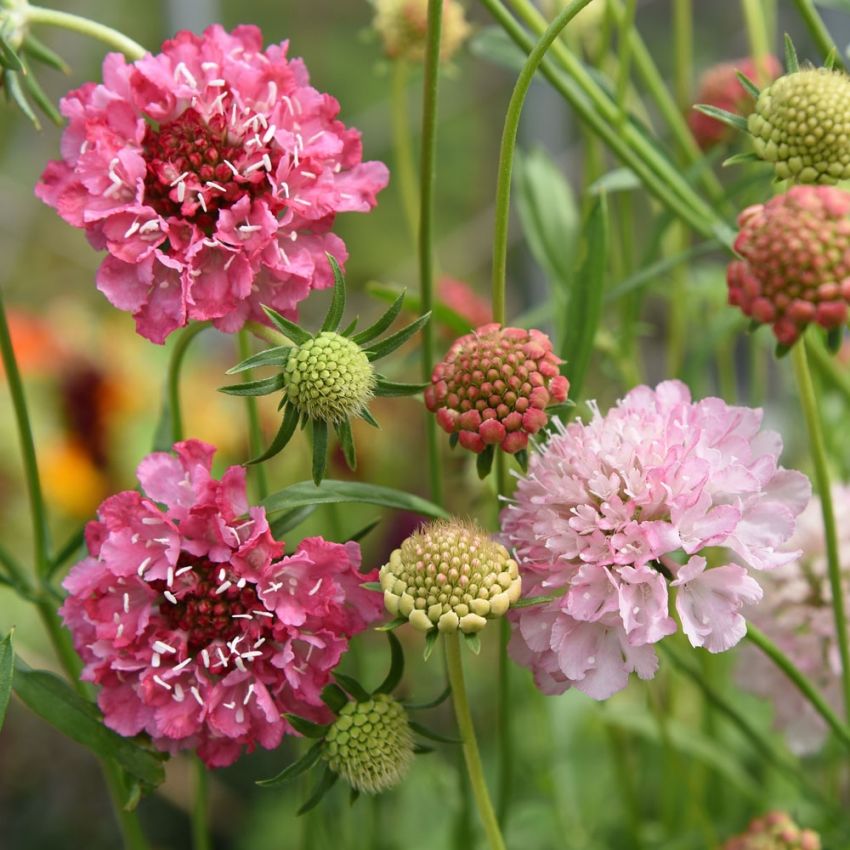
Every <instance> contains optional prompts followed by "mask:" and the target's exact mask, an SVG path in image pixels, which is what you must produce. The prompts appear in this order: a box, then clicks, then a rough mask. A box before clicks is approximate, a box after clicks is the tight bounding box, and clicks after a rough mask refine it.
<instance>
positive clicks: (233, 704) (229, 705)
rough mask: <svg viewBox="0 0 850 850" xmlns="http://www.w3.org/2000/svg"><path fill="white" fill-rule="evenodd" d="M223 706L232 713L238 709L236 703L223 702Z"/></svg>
mask: <svg viewBox="0 0 850 850" xmlns="http://www.w3.org/2000/svg"><path fill="white" fill-rule="evenodd" d="M222 705H223V706H224V707H225V708H229V709H230V710H231V711H233V709H234V708H236V703H235V702H223V703H222Z"/></svg>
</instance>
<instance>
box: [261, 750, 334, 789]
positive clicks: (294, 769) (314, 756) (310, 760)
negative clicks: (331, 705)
mask: <svg viewBox="0 0 850 850" xmlns="http://www.w3.org/2000/svg"><path fill="white" fill-rule="evenodd" d="M323 744H324V741H319V742H318V743H316V744H313V746H312V747H310V749H309V750H307V752H306V753H304V755H303V756H301V758H300V759H298V761H295V762H293V763H292V764H290V765H287V766H286V767H285V768H284V769H283V770H282V771H281V772H280V773H278V774H277V776H272V777H271V778H270V779H258V780H257V783H256V784H257V785H262V786H263V788H271V787H273V786H275V785H282V784H283V783H284V782H289V780H290V779H295V777H296V776H301V774H302V773H306V772H307V771H308V770H309V769H310V768H311V767H313V765H315V764H316V763H317V762H318V761H319V759H320V758H321V757H322V746H323Z"/></svg>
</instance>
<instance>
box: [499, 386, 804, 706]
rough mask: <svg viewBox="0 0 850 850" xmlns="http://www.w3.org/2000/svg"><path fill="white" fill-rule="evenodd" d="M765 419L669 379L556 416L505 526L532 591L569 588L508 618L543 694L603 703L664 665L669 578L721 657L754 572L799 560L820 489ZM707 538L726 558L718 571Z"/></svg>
mask: <svg viewBox="0 0 850 850" xmlns="http://www.w3.org/2000/svg"><path fill="white" fill-rule="evenodd" d="M760 426H761V411H758V410H751V409H749V408H746V407H730V406H729V405H727V404H726V403H725V402H723V401H722V400H721V399H719V398H707V399H703V400H702V401H699V402H692V401H691V398H690V394H689V392H688V389H687V387H686V386H685V385H684V384H682V383H680V382H678V381H666V382H664V383H662V384H659V385H658V386H657V387H656V388H655V389H651V388H649V387H645V386H641V387H637V388H636V389H634V390H632V391H631V392H630V393H629V394H628V395H627V396H626V397H625V398H624V399H623V400H622V401H621V402H620V403H619V404H618V405H617V406H616V407H614V408H613V409H612V410H610V411H609V412H608V413H607V414H606V415H605V416H603V415H601V414H600V413H599V411H598V410H596V409H595V408H594V416H593V418H592V419H591V421H590V422H589V423H587V424H583V423H581V422H571V423H570V424H569V425H566V426H559V430H558V432H557V433H556V434H554V435H553V436H552V437H551V438H550V439H549V441H548V442H547V443H546V444H545V445H544V446H543V447H542V448H541V449H540V450H539V451H538V452H535V453H533V454H532V456H531V459H530V463H529V472H528V475H527V476H526V477H524V478H520V480H519V484H518V486H517V490H516V494H515V496H514V501H513V503H512V504H510V505H509V506H508V507H507V508H506V509H505V510H504V511H503V512H502V531H503V539H504V542H505V543H506V544H507V545H508V546H511V547H513V548H514V549H515V551H516V557H517V560H518V561H519V565H520V573H521V575H522V580H523V593H524V594H525V595H527V596H535V595H538V594H552V593H557V594H561V595H559V596H558V598H557V599H555V600H553V601H552V602H550V603H548V604H547V605H545V606H543V607H539V606H532V607H529V608H524V609H520V610H519V611H518V612H517V613H515V614H512V615H511V617H512V619H513V622H514V624H515V627H516V628H515V631H514V636H513V640H512V643H511V648H512V652H513V655H514V658H515V659H516V660H517V661H519V662H520V663H523V664H526V665H528V666H530V667H531V668H532V670H533V671H534V674H535V678H536V681H537V683H538V685H539V687H540V688H541V689H542V690H544V691H545V692H546V693H560V692H562V691H564V690H565V689H566V688H568V687H570V686H571V685H575V687H577V688H579V689H580V690H582V691H584V692H585V693H587V694H589V695H590V696H592V697H595V698H596V699H605V698H607V697H609V696H611V694H613V693H614V692H616V691H618V690H620V689H621V688H623V687H625V685H626V682H627V681H628V676H629V673H631V672H636V673H637V674H638V676H640V677H641V678H644V679H645V678H651V677H652V676H654V674H655V671H656V669H657V666H658V659H657V657H656V655H655V650H654V648H653V646H652V645H653V644H654V643H657V642H658V641H659V640H661V639H662V638H664V637H665V636H666V635H669V634H672V633H673V632H674V631H675V630H676V623H675V621H674V620H673V619H672V618H671V617H670V615H669V613H668V609H669V599H668V596H669V594H670V588H672V589H673V592H674V593H675V605H676V610H677V611H678V613H679V616H680V617H681V620H682V624H683V628H684V631H685V634H686V635H687V636H688V639H689V640H690V642H691V643H692V644H693V645H694V646H703V647H705V648H706V649H707V650H709V651H710V652H720V651H723V650H725V649H728V648H729V647H731V646H734V645H735V644H736V643H737V642H738V641H739V640H740V639H741V637H742V636H743V635H744V633H745V631H746V628H745V623H744V619H743V616H742V614H741V613H740V610H741V608H742V606H743V605H745V604H748V603H752V602H756V601H758V599H759V598H760V597H761V588H760V587H759V585H758V583H757V582H756V580H755V579H754V578H753V577H752V576H751V575H750V574H749V571H748V570H749V569H750V568H752V569H756V570H767V569H772V568H775V567H779V566H781V565H782V564H784V563H787V562H788V561H790V560H792V559H793V558H794V557H795V553H793V552H788V551H787V550H786V549H783V548H782V547H783V545H784V544H785V543H786V541H787V540H788V538H789V537H790V536H791V535H792V533H793V531H794V524H795V519H796V517H797V515H798V514H799V513H800V512H801V511H802V510H803V508H804V507H805V505H806V502H807V501H808V499H809V495H810V492H811V488H810V486H809V482H808V479H807V478H806V477H805V476H804V475H802V474H801V473H799V472H793V471H788V470H785V469H782V468H781V467H780V466H778V464H777V460H778V457H779V454H780V451H781V449H782V443H781V441H780V439H779V436H778V435H777V434H775V433H773V432H771V431H762V430H760ZM707 547H722V548H723V549H725V550H726V558H728V559H730V560H729V562H728V563H722V562H721V564H720V565H712V566H709V563H708V561H707V560H706V558H705V557H702V556H700V555H699V552H701V551H702V550H703V549H705V548H707ZM674 553H684V555H685V556H689V557H687V559H685V558H683V557H677V558H674V557H673V555H674ZM733 559H734V560H733ZM715 560H716V559H715ZM682 561H684V563H682Z"/></svg>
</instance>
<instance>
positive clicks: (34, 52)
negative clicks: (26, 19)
mask: <svg viewBox="0 0 850 850" xmlns="http://www.w3.org/2000/svg"><path fill="white" fill-rule="evenodd" d="M22 47H23V49H24V52H25V53H27V54H29V56H31V57H32V58H33V59H35V60H37V61H38V62H41V63H42V64H44V65H49V66H50V67H51V68H55V69H56V70H57V71H61V72H62V73H63V74H70V73H71V68H70V66H69V65H68V63H67V62H66V61H65V60H64V59H63V58H62V57H61V56H60V55H59V54H58V53H55V52H54V51H52V50H51V49H50V48H49V47H48V46H47V45H46V44H45V43H44V42H43V41H40V40H39V39H37V38H36V37H35V36H34V35H33V34H32V33H27V36H26V38H25V39H24V42H23V45H22Z"/></svg>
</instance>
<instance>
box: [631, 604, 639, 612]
mask: <svg viewBox="0 0 850 850" xmlns="http://www.w3.org/2000/svg"><path fill="white" fill-rule="evenodd" d="M639 612H640V605H635V607H634V608H632V614H638V613H639Z"/></svg>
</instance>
